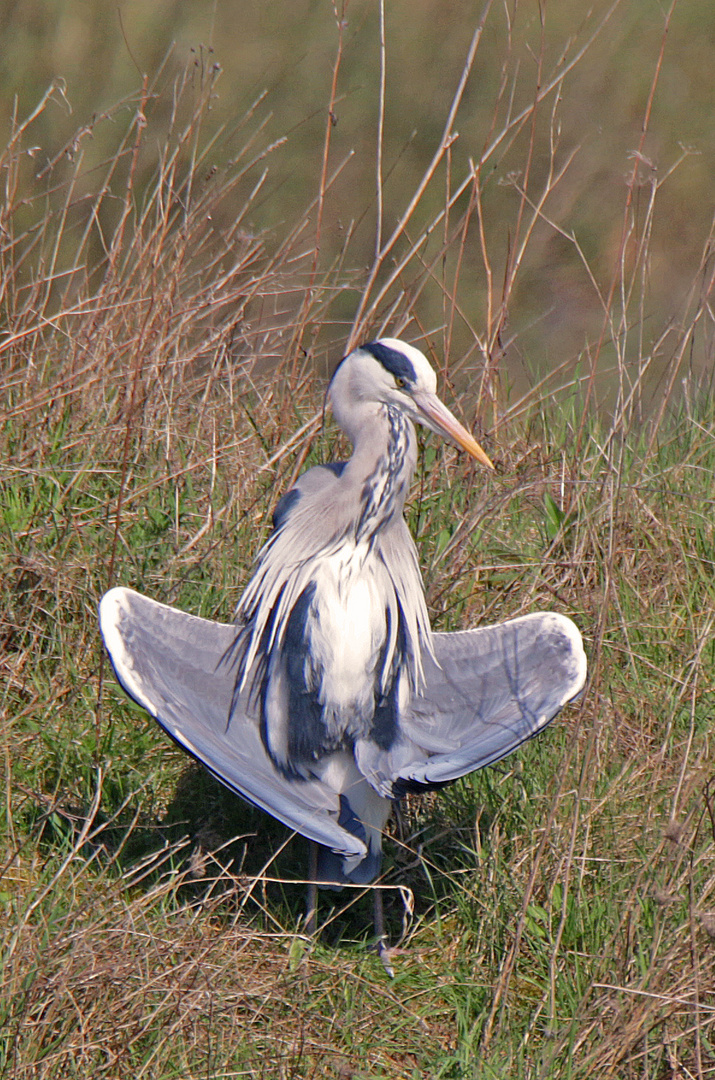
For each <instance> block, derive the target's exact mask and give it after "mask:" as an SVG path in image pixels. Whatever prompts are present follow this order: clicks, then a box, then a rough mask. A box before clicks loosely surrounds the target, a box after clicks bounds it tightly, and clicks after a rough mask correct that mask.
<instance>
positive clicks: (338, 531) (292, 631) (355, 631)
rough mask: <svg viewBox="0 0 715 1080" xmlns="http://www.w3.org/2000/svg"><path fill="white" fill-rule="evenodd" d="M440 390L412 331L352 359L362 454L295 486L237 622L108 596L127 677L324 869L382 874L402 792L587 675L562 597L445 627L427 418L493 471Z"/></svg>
mask: <svg viewBox="0 0 715 1080" xmlns="http://www.w3.org/2000/svg"><path fill="white" fill-rule="evenodd" d="M436 386H437V380H436V375H435V372H434V370H433V368H432V367H431V366H430V364H429V362H428V360H427V359H426V357H425V356H424V355H423V354H422V353H421V352H420V351H419V350H418V349H416V348H414V347H413V346H411V345H408V344H406V343H405V342H403V341H399V340H397V339H393V338H384V339H381V340H379V341H374V342H368V343H367V344H364V345H362V346H360V347H359V348H356V349H355V350H354V351H353V352H351V353H350V354H349V355H348V356H347V357H346V358H345V359H343V360H342V361H341V363H340V364H339V365H338V367H337V369H336V370H335V372H334V374H333V376H332V379H331V381H330V385H329V389H328V399H329V402H330V405H331V406H332V410H333V414H334V416H335V419H336V420H337V423H338V425H339V427H340V428H341V429H342V430H343V432H344V433H345V434H346V435H347V436H348V438H349V439H350V441H351V443H352V446H353V452H352V455H351V457H350V458H349V460H348V461H346V462H339V463H333V464H329V465H319V466H315V467H313V468H311V469H309V470H308V471H306V472H304V473H303V474H302V475H301V476H300V477H299V479H298V480H297V482H296V483H295V484H294V486H293V487H292V488H291V489H290V490H289V491H288V492H287V493H286V494H284V495H283V497H282V498H281V499H280V501H279V502H278V504H277V506H276V509H275V513H274V516H273V531H272V533H271V535H270V536H269V538H268V540H267V542H266V543H265V544H264V546H263V547H262V548H261V550H260V551H259V553H258V556H257V560H256V566H255V571H254V573H253V576H252V578H251V580H250V581H249V583H248V586H247V588H246V589H245V591H244V593H243V595H242V597H241V599H240V602H239V604H238V607H237V610H236V616H235V622H233V623H225V624H224V623H217V622H212V621H208V620H205V619H201V618H196V617H194V616H192V615H189V614H185V613H184V612H182V611H178V610H176V609H174V608H171V607H167V606H165V605H163V604H160V603H157V602H155V601H153V600H151V599H149V598H147V597H144V596H142V595H140V594H139V593H137V592H134V591H132V590H131V589H127V588H114V589H111V590H110V591H109V592H108V593H107V594H106V595H105V596H104V597H103V599H102V601H101V604H100V624H101V630H102V635H103V637H104V642H105V645H106V647H107V650H108V652H109V655H110V657H111V660H112V663H113V666H114V670H115V672H116V674H117V677H118V679H119V681H120V683H121V684H122V686H123V687H124V689H125V690H126V692H127V693H128V694H129V695H130V697H132V698H133V699H134V700H135V701H137V702H138V703H139V704H140V705H142V706H143V707H144V708H145V709H146V710H147V712H149V713H150V714H151V715H152V716H153V717H154V718H155V719H156V720H157V721H158V722H159V724H160V725H161V726H162V727H163V728H164V729H165V731H166V732H168V734H169V735H170V736H171V737H172V738H173V739H174V740H175V741H176V742H177V743H178V744H179V745H180V746H181V747H183V749H184V750H186V751H188V753H189V754H191V755H193V757H195V758H196V759H198V761H200V762H201V763H202V764H203V765H205V766H206V768H207V769H209V770H210V771H211V772H212V773H213V774H214V775H215V776H216V777H218V779H219V780H221V781H222V782H223V783H224V784H225V785H227V786H228V787H229V788H231V789H232V790H233V791H234V792H237V793H238V794H239V795H241V796H243V797H244V798H245V799H247V800H249V801H250V802H252V803H254V804H255V805H257V806H259V807H261V808H262V809H263V810H265V811H267V812H268V813H269V814H272V815H273V816H274V817H276V818H278V819H279V820H281V821H282V822H284V823H285V824H286V825H287V826H289V827H290V828H291V829H294V830H295V831H296V832H298V833H302V834H303V836H305V837H307V838H308V839H309V840H312V841H315V842H316V843H317V845H319V848H318V850H319V853H320V855H319V858H318V860H317V879H318V880H319V881H321V882H330V883H333V884H337V885H340V884H345V883H348V882H351V883H355V884H367V883H369V882H370V881H372V880H373V879H374V878H375V877H376V875H377V874H378V872H379V870H380V864H381V847H382V835H383V831H384V828H385V825H386V823H387V820H388V817H389V815H390V811H391V808H392V805H393V802H394V801H395V800H396V799H399V798H400V797H401V796H402V795H404V794H405V793H406V792H408V791H413V790H414V791H419V790H424V789H429V788H432V787H436V786H440V785H442V784H444V783H446V782H448V781H450V780H454V779H456V778H457V777H460V776H463V775H465V774H466V773H469V772H471V771H473V770H475V769H480V768H482V767H483V766H485V765H489V764H491V763H493V762H495V761H498V760H499V759H500V758H503V757H504V756H505V755H507V754H509V753H511V751H512V750H514V749H515V748H516V747H518V746H519V745H520V744H521V743H523V742H524V741H525V740H527V739H530V738H531V737H532V736H534V735H535V734H536V733H537V732H539V731H541V730H542V729H543V728H544V727H545V726H546V725H547V724H548V723H549V721H550V720H552V719H553V717H554V716H555V715H556V714H557V713H558V712H559V710H560V709H561V708H562V706H563V705H565V704H566V703H567V702H568V701H570V700H571V699H573V698H574V697H575V696H576V695H577V694H578V693H579V692H580V691H581V689H582V687H583V685H584V682H585V678H586V659H585V655H584V652H583V647H582V643H581V636H580V634H579V631H578V630H577V628H576V626H575V625H574V623H573V622H572V621H571V620H570V619H568V618H566V617H565V616H563V615H560V614H556V613H554V612H541V613H535V614H529V615H524V616H522V617H519V618H515V619H511V620H509V621H507V622H503V623H500V624H498V625H495V626H485V627H480V628H477V629H472V630H467V631H461V632H456V633H434V632H433V631H432V629H431V627H430V621H429V616H428V613H427V607H426V603H425V595H424V588H423V585H422V579H421V576H420V570H419V566H418V559H417V551H416V548H415V545H414V542H413V540H412V537H411V535H410V533H409V530H408V528H407V524H406V522H405V519H404V516H403V509H404V504H405V499H406V496H407V493H408V488H409V484H410V480H411V477H412V474H413V471H414V468H415V464H416V458H417V441H416V435H415V428H414V424H422V425H424V426H426V427H427V428H429V429H431V430H432V431H434V432H437V433H438V434H441V435H442V436H444V437H446V438H447V439H449V440H451V441H453V442H455V443H456V444H457V445H458V446H460V447H462V448H463V449H464V450H466V451H467V453H469V454H471V455H472V456H473V457H474V458H475V459H476V460H478V461H480V462H481V463H482V464H483V465H484V466H486V467H488V468H492V467H493V466H492V465H491V462H490V460H489V458H488V457H487V455H486V454H485V452H484V450H482V448H481V447H480V446H479V444H478V443H477V442H476V441H475V439H474V438H473V437H472V436H471V435H470V434H469V432H468V431H467V430H466V428H464V427H463V426H462V424H460V423H459V421H458V420H457V419H456V418H455V417H454V416H453V414H452V413H451V412H450V411H449V410H448V409H447V408H446V406H445V405H443V404H442V402H441V401H440V399H439V397H438V396H437V393H436ZM376 896H379V894H376ZM376 922H377V923H378V925H377V930H378V935H379V936H381V934H382V927H381V919H380V918H379V917H378V918H377V919H376Z"/></svg>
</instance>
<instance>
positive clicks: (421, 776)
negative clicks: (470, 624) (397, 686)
mask: <svg viewBox="0 0 715 1080" xmlns="http://www.w3.org/2000/svg"><path fill="white" fill-rule="evenodd" d="M433 640H434V651H435V659H436V661H437V663H435V661H434V660H432V659H431V658H429V657H425V683H426V687H425V691H424V693H423V694H422V695H420V696H415V697H413V698H412V699H411V701H410V703H409V705H408V707H407V709H406V710H405V711H404V712H403V714H402V716H401V718H400V728H401V731H402V733H403V735H404V737H405V738H406V739H408V740H409V741H410V742H411V743H412V744H413V745H414V746H416V747H418V748H419V751H420V752H419V754H418V755H416V760H413V761H411V762H409V763H405V762H404V756H403V762H402V763H401V765H400V766H399V767H398V768H397V769H396V770H395V782H394V783H393V790H394V793H395V794H399V793H400V790H401V789H402V790H404V788H405V787H409V786H410V784H411V783H415V784H439V783H444V782H446V781H448V780H454V779H456V778H457V777H458V776H464V775H465V774H466V773H468V772H473V771H474V770H475V769H481V768H483V767H484V766H485V765H490V764H492V763H493V762H495V761H498V760H499V759H500V758H503V757H505V756H506V755H507V754H510V753H511V752H512V750H515V749H516V748H517V747H518V746H520V745H521V743H523V742H525V741H526V740H527V739H530V738H532V737H533V736H534V735H536V734H537V733H538V732H539V731H542V730H543V728H544V727H546V725H547V724H548V723H549V721H551V720H553V718H554V717H555V716H556V714H557V713H558V712H559V710H560V709H562V708H563V706H564V705H566V703H567V702H569V701H571V700H572V699H573V698H574V697H576V696H577V695H578V694H579V693H580V691H581V690H582V689H583V686H584V683H585V681H586V656H585V654H584V651H583V644H582V642H581V635H580V633H579V631H578V630H577V628H576V626H575V625H574V623H573V622H572V621H571V620H570V619H567V618H566V617H565V616H564V615H558V614H556V613H555V612H539V613H536V614H532V615H524V616H522V617H521V618H518V619H511V620H509V621H508V622H504V623H498V624H497V625H495V626H485V627H479V628H478V629H476V630H467V631H463V632H460V633H453V634H435V635H434V639H433ZM401 781H403V782H406V783H402V784H401Z"/></svg>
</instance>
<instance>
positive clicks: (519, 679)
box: [100, 588, 586, 880]
mask: <svg viewBox="0 0 715 1080" xmlns="http://www.w3.org/2000/svg"><path fill="white" fill-rule="evenodd" d="M100 624H101V628H102V635H103V637H104V641H105V644H106V646H107V650H108V652H109V654H110V656H111V659H112V664H113V665H114V669H115V671H116V674H117V677H118V679H119V681H120V683H121V684H122V686H123V687H124V689H125V690H126V691H127V693H128V694H129V696H130V697H132V698H133V699H134V700H135V701H136V702H138V704H140V705H141V706H142V707H143V708H145V709H146V710H147V712H149V713H150V714H151V715H152V716H153V717H154V718H155V719H156V720H157V721H158V722H159V724H161V726H162V727H163V728H164V729H165V730H166V731H167V732H168V734H169V735H171V737H172V738H173V739H174V740H175V741H176V742H177V743H178V744H179V745H180V746H181V747H183V749H184V750H186V751H188V753H189V754H191V755H192V756H193V757H195V758H196V759H197V760H198V761H200V762H201V763H202V764H203V765H205V766H206V767H207V768H208V769H209V770H210V771H211V772H212V773H213V774H214V775H215V776H216V777H217V778H218V779H219V780H221V781H222V782H223V783H224V784H226V786H227V787H229V788H231V789H232V790H233V791H235V792H237V793H238V794H239V795H242V796H243V797H244V798H246V799H248V800H249V801H250V802H252V803H254V804H255V805H256V806H260V807H261V808H262V809H263V810H265V811H267V813H269V814H272V815H273V816H274V817H277V818H278V819H279V820H280V821H283V822H284V823H285V824H286V825H288V826H289V827H290V828H292V829H295V830H296V831H297V832H300V833H302V834H303V835H304V836H307V837H308V838H309V839H311V840H316V841H317V842H318V843H319V844H322V845H324V846H325V847H327V848H330V849H332V850H333V851H334V852H336V853H338V854H339V855H341V856H342V857H343V858H345V859H346V860H348V861H349V866H355V865H357V864H359V863H360V862H361V861H362V860H367V861H368V862H369V853H368V844H367V843H364V842H363V840H362V839H361V836H362V835H364V828H363V825H364V824H366V823H369V821H370V820H371V815H372V816H374V817H375V820H376V821H377V820H378V819H379V822H382V823H384V818H385V817H386V810H385V809H384V807H389V803H388V802H387V801H386V800H385V799H384V798H380V796H378V795H377V793H376V792H374V791H373V792H372V796H373V799H374V801H375V806H374V807H372V808H370V795H369V793H370V791H372V789H371V788H369V786H368V784H367V783H366V782H365V780H364V779H363V777H361V776H360V775H359V773H357V771H356V769H355V767H354V764H353V765H352V766H351V767H350V768H347V769H346V768H342V771H340V770H338V769H336V768H333V769H332V772H331V767H330V765H328V769H327V770H326V778H327V774H328V773H331V775H332V773H335V774H336V776H333V786H332V787H331V786H328V784H326V783H324V782H322V781H321V780H320V779H317V778H316V779H312V780H295V779H287V778H286V777H284V776H283V775H282V774H281V773H280V772H278V770H277V769H276V768H275V766H274V765H273V763H272V762H271V760H270V758H269V757H268V754H267V753H266V750H265V747H264V745H263V741H262V739H261V733H260V727H259V721H258V718H257V716H256V713H255V709H254V708H253V706H252V705H251V702H250V699H249V694H248V692H247V691H246V692H244V693H242V694H241V695H240V696H239V698H238V701H237V703H236V702H234V706H233V712H230V710H231V702H232V695H233V693H234V687H235V668H234V665H233V663H229V662H227V661H226V657H227V656H228V655H230V653H231V650H232V648H233V647H234V645H235V641H236V627H235V625H234V624H233V623H228V624H224V623H216V622H211V621H209V620H207V619H199V618H196V617H195V616H192V615H187V614H185V613H184V612H181V611H177V610H176V609H175V608H170V607H167V606H166V605H164V604H159V603H157V602H156V601H154V600H149V599H148V598H147V597H144V596H141V595H140V594H139V593H136V592H133V591H132V590H131V589H123V588H117V589H112V590H111V591H110V592H108V593H107V594H106V596H105V597H104V598H103V599H102V603H101V605H100ZM433 645H434V654H435V655H434V658H432V657H431V656H430V655H429V654H425V655H424V657H423V660H424V665H425V687H424V691H423V692H422V693H420V694H413V695H412V697H411V698H410V699H409V701H408V702H407V703H406V706H405V707H404V708H403V709H402V711H401V714H400V721H399V723H400V733H401V738H400V740H399V742H398V744H396V745H395V747H394V748H390V749H388V750H380V748H379V747H377V746H376V745H373V746H372V748H371V751H370V753H369V754H368V753H367V752H366V753H365V754H364V755H363V756H364V757H365V760H366V762H367V763H368V764H369V765H370V770H364V771H363V776H364V775H368V776H369V775H370V772H373V773H374V774H375V775H381V776H382V777H385V778H386V779H387V784H386V785H385V787H387V786H390V787H391V794H392V795H393V796H395V797H399V796H400V795H401V794H404V792H405V790H408V789H409V788H410V787H412V786H413V785H417V786H419V785H425V784H426V785H431V784H440V783H445V782H447V781H449V780H454V779H456V778H457V777H458V776H463V775H464V774H466V773H468V772H472V771H473V770H475V769H480V768H482V767H483V766H485V765H489V764H491V763H493V762H495V761H498V760H499V759H500V758H502V757H505V756H506V755H507V754H509V753H511V751H512V750H515V749H516V748H517V747H518V746H520V745H521V743H523V742H525V741H526V740H527V739H530V738H532V736H534V735H536V734H537V732H539V731H541V730H542V729H543V728H544V727H545V726H546V725H547V724H548V723H549V721H550V720H552V719H553V717H554V716H555V715H556V714H557V713H558V711H559V710H560V709H561V708H562V707H563V706H564V705H565V704H566V703H567V702H568V701H570V700H572V698H574V697H575V696H576V695H577V694H578V693H579V692H580V691H581V689H582V688H583V685H584V682H585V678H586V657H585V655H584V652H583V646H582V643H581V635H580V634H579V632H578V630H577V629H576V627H575V626H574V624H573V623H572V622H571V620H570V619H567V618H565V617H564V616H562V615H557V614H554V613H551V612H546V613H539V614H533V615H525V616H523V617H522V618H519V619H512V620H510V621H509V622H505V623H500V624H498V625H496V626H487V627H481V628H478V629H476V630H468V631H464V632H461V633H453V634H435V635H434V637H433ZM229 714H230V715H231V719H230V722H229V720H228V717H229ZM344 756H345V755H343V757H344ZM356 756H357V764H358V766H362V764H363V762H362V760H361V755H360V753H358V754H357V755H356ZM338 772H340V779H338V778H337V773H338ZM336 789H337V790H336ZM386 793H387V792H386V791H385V790H384V789H383V790H381V792H380V794H381V795H384V794H386ZM358 799H359V800H361V801H362V803H364V804H365V807H364V809H363V812H362V814H361V815H359V817H360V821H361V822H362V823H363V825H360V827H358V826H356V825H355V823H354V821H353V818H354V813H353V809H352V808H351V803H353V802H354V803H355V804H356V805H357V800H358ZM379 822H378V825H379V828H381V827H382V825H381V824H379ZM344 825H347V826H349V827H348V828H344V827H343V826H344ZM350 827H352V828H353V829H355V831H356V832H358V833H360V835H355V832H353V831H350ZM375 827H376V828H377V827H378V826H375ZM366 839H367V837H366ZM366 865H367V863H366ZM365 872H366V874H368V876H367V877H366V878H365V880H368V879H369V876H370V874H371V873H373V872H374V868H373V869H371V870H370V872H369V873H368V871H367V870H366V871H365Z"/></svg>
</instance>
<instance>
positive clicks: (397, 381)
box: [395, 375, 407, 390]
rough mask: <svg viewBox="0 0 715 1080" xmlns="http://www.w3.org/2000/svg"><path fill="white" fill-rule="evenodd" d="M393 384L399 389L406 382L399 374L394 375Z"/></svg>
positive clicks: (405, 384)
mask: <svg viewBox="0 0 715 1080" xmlns="http://www.w3.org/2000/svg"><path fill="white" fill-rule="evenodd" d="M395 386H397V387H399V389H400V390H401V389H402V387H403V386H407V382H406V380H405V379H403V378H402V376H401V375H395Z"/></svg>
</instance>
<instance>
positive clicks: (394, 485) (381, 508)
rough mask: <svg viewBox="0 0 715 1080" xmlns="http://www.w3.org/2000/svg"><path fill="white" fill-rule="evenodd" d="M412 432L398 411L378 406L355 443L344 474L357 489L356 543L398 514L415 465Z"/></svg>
mask: <svg viewBox="0 0 715 1080" xmlns="http://www.w3.org/2000/svg"><path fill="white" fill-rule="evenodd" d="M416 457H417V452H416V439H415V429H414V427H413V426H412V422H411V421H410V420H409V419H408V418H407V417H406V416H405V415H404V413H403V412H402V411H401V410H400V409H396V408H394V407H392V406H390V405H379V406H378V407H377V411H376V413H375V415H374V416H373V418H372V422H371V423H370V424H364V425H363V426H362V428H361V429H360V432H359V435H358V437H357V438H356V440H355V444H354V450H353V455H352V457H351V459H350V462H349V465H348V470H349V473H350V474H351V478H352V479H353V481H354V482H355V483H356V484H357V485H359V488H358V495H359V500H360V513H359V515H358V517H357V520H356V525H355V536H356V539H357V540H358V541H360V540H365V539H369V538H370V537H372V536H373V535H374V534H375V533H376V532H377V531H378V530H379V529H381V528H383V527H384V526H385V525H386V524H388V523H389V522H390V521H391V520H392V519H393V518H394V517H397V516H398V515H401V514H402V511H403V508H404V505H405V499H406V498H407V492H408V490H409V486H410V480H411V479H412V473H413V472H414V468H415V462H416Z"/></svg>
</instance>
